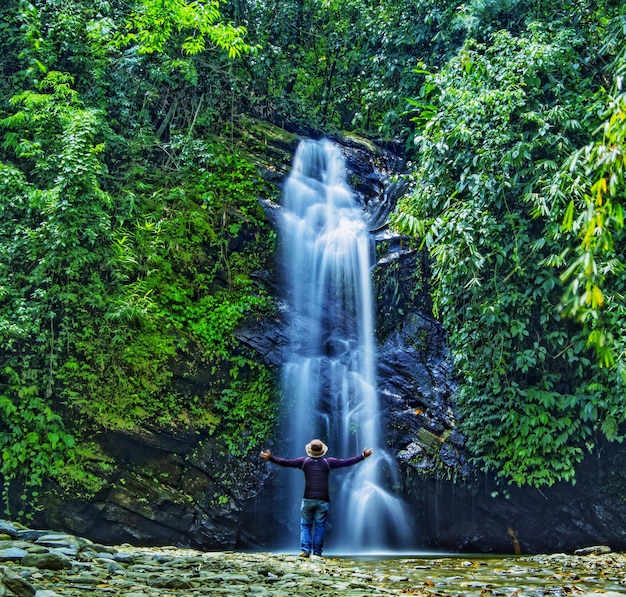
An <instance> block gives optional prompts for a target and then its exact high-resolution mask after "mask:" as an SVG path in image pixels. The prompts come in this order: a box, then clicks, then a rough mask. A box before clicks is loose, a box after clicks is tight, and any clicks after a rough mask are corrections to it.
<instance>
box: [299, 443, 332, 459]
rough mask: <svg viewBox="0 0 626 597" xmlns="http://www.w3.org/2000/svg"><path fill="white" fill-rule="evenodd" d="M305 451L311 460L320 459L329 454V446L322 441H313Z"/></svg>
mask: <svg viewBox="0 0 626 597" xmlns="http://www.w3.org/2000/svg"><path fill="white" fill-rule="evenodd" d="M304 449H305V450H306V453H307V454H308V455H309V456H310V457H311V458H319V457H320V456H324V454H326V452H328V446H327V445H326V444H325V443H324V442H323V441H322V440H321V439H312V440H311V441H310V442H309V443H308V444H307V445H306V446H305V448H304Z"/></svg>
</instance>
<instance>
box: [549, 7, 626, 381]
mask: <svg viewBox="0 0 626 597" xmlns="http://www.w3.org/2000/svg"><path fill="white" fill-rule="evenodd" d="M625 18H626V17H624V16H622V17H621V18H617V19H615V22H614V27H615V28H616V29H618V30H619V31H621V32H622V33H623V29H624V19H625ZM618 39H619V36H618ZM624 39H625V38H624V37H622V38H621V44H620V45H618V46H617V47H616V48H614V51H616V52H617V59H616V61H615V64H616V71H617V76H616V81H615V83H614V85H613V89H612V92H611V93H610V94H609V96H608V97H607V100H606V102H607V106H606V109H605V111H604V114H603V117H602V118H603V121H604V122H603V124H602V125H601V127H599V129H598V131H597V132H596V134H595V135H594V140H593V141H592V142H591V143H589V144H588V145H586V146H585V147H583V148H582V149H580V150H578V151H576V152H574V153H573V154H572V156H571V157H570V158H569V159H568V160H567V162H566V163H565V164H564V167H563V169H562V170H561V172H560V178H559V184H558V186H557V187H556V188H555V192H554V194H553V197H554V201H555V203H556V204H557V205H563V204H564V203H565V202H567V207H566V208H565V209H564V215H563V220H562V227H561V230H559V233H561V232H564V233H565V234H567V235H568V236H571V237H574V238H575V239H577V240H578V241H579V244H578V246H575V245H574V247H572V246H571V245H570V246H568V247H566V248H565V249H564V250H563V252H562V258H563V261H564V265H565V266H567V267H566V269H565V270H564V271H563V273H562V275H561V278H562V280H563V281H564V282H566V283H567V284H566V286H565V295H564V297H563V308H564V309H563V310H564V313H565V314H566V315H568V316H570V317H573V318H574V319H576V320H577V321H580V322H581V323H582V324H583V326H584V329H585V330H586V331H587V332H588V334H589V335H588V343H589V344H590V345H591V346H593V347H594V348H595V349H596V351H597V353H598V357H599V360H600V362H601V364H602V365H603V366H605V367H614V366H616V367H617V368H618V369H619V370H620V371H621V372H622V375H623V376H625V377H626V364H625V362H624V357H625V356H626V336H625V335H624V330H623V325H622V322H623V321H624V318H625V317H626V310H625V308H624V304H625V301H624V298H625V291H626V255H625V254H624V250H623V247H624V237H625V233H624V193H625V190H626V175H625V173H626V91H625V90H624V88H623V75H624V74H626V59H625V53H626V42H625V41H624Z"/></svg>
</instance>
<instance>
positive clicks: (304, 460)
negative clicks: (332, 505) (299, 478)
mask: <svg viewBox="0 0 626 597" xmlns="http://www.w3.org/2000/svg"><path fill="white" fill-rule="evenodd" d="M361 460H364V456H363V455H362V454H361V455H360V456H353V457H352V458H324V457H319V458H311V457H310V456H300V457H299V458H292V459H287V458H279V457H278V456H274V455H271V456H270V462H274V463H276V464H279V465H280V466H288V467H291V468H299V469H302V471H303V472H304V498H306V499H311V500H324V501H326V502H330V495H329V492H328V477H329V475H330V471H332V470H333V469H336V468H342V467H344V466H352V465H353V464H356V463H357V462H361Z"/></svg>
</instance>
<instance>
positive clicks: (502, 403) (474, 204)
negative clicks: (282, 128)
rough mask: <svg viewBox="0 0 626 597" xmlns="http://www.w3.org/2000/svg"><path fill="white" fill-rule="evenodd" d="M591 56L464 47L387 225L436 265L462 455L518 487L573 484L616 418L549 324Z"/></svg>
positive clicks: (448, 70)
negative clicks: (567, 180)
mask: <svg viewBox="0 0 626 597" xmlns="http://www.w3.org/2000/svg"><path fill="white" fill-rule="evenodd" d="M589 14H594V15H599V13H587V12H585V13H584V15H586V17H585V18H589ZM568 19H569V17H568ZM599 26H600V25H599V22H598V23H596V28H597V27H599ZM590 29H592V28H590ZM590 47H592V40H591V39H589V38H586V37H584V36H583V35H581V34H580V32H579V30H577V29H574V28H572V27H570V26H568V25H567V24H566V23H565V22H563V21H554V22H545V23H541V22H538V21H535V22H529V23H528V26H527V28H526V29H525V30H523V31H522V32H521V33H519V35H511V34H510V33H508V32H505V31H498V32H496V33H493V34H492V35H491V36H489V38H488V40H487V43H478V42H476V41H473V40H468V41H467V42H466V43H465V45H464V47H463V49H462V50H461V51H460V52H459V54H458V56H457V57H455V58H454V59H453V60H451V61H450V62H448V64H447V65H446V66H445V67H444V68H443V69H442V70H441V71H440V72H439V73H437V74H434V75H431V76H428V77H427V79H426V83H425V85H424V87H423V90H422V96H421V97H420V98H418V99H416V100H415V102H414V104H415V109H416V115H415V122H416V125H417V127H418V129H417V131H416V137H415V144H416V160H417V164H416V167H415V171H414V173H413V174H412V175H411V180H412V183H413V186H414V189H413V192H412V193H411V194H410V195H409V196H408V197H406V198H405V199H404V200H403V201H401V202H400V204H399V206H398V210H397V212H396V214H395V222H396V224H397V225H398V226H399V227H400V228H401V229H402V230H405V231H407V232H409V233H411V234H414V235H418V236H420V237H421V238H422V240H423V244H424V245H425V246H426V247H428V249H429V251H430V253H431V255H432V257H433V259H434V264H433V273H434V277H435V282H436V286H435V288H436V290H435V306H436V308H437V309H438V313H439V315H440V316H441V318H442V320H443V322H444V324H445V326H446V328H447V330H448V331H449V333H450V346H451V351H452V354H453V356H454V359H455V363H456V367H457V372H458V374H459V376H460V391H459V398H458V400H459V408H460V410H461V412H462V415H463V422H462V427H463V429H464V430H465V432H466V433H467V436H468V445H469V447H470V449H471V451H472V452H473V454H474V457H475V460H476V461H477V462H479V463H481V464H482V465H483V466H484V467H485V468H487V469H492V470H494V471H495V472H496V473H497V474H498V475H499V476H501V477H502V478H503V479H505V480H507V481H509V482H515V483H518V484H531V485H536V486H540V485H544V484H547V485H550V484H552V483H554V482H555V481H558V480H572V479H574V475H575V470H576V465H577V463H579V462H580V461H581V460H582V459H583V457H584V455H585V453H586V452H587V451H588V450H589V449H591V448H592V447H593V446H595V445H597V443H598V442H599V441H601V438H602V437H606V438H608V439H619V440H621V437H622V436H621V433H620V432H619V427H620V425H621V424H622V423H623V422H624V420H625V418H626V412H625V411H624V405H623V401H622V400H621V394H620V389H619V388H623V382H622V380H621V379H620V378H619V376H617V377H616V375H615V372H614V371H608V370H606V369H602V368H600V367H599V366H597V365H596V364H595V363H594V360H593V357H592V354H591V353H590V351H589V349H588V348H587V340H586V335H585V331H584V330H583V329H582V328H581V327H580V326H578V325H572V324H571V323H570V322H568V321H567V320H564V319H562V317H561V313H560V301H561V294H562V283H561V280H560V279H559V270H558V269H556V268H555V266H556V267H558V266H560V264H561V262H560V261H559V259H558V255H560V254H561V252H562V251H563V250H564V248H565V246H567V241H566V240H565V239H564V238H563V235H562V234H561V235H558V234H553V233H554V231H555V229H556V228H558V227H559V226H560V222H561V218H562V214H563V212H562V211H561V210H559V208H558V207H556V208H555V209H550V208H549V207H547V206H546V205H547V199H548V197H549V196H550V191H551V188H552V186H553V185H554V184H555V182H556V179H557V173H558V171H559V166H560V164H562V163H563V162H564V161H565V160H566V159H567V156H568V155H570V154H571V153H572V152H573V151H574V150H575V148H576V147H577V146H580V145H581V144H582V143H583V142H584V139H585V138H586V137H587V135H588V134H589V131H590V130H593V129H594V128H595V127H596V126H597V124H598V120H597V118H594V117H593V115H594V114H597V113H598V112H597V110H596V108H597V98H596V96H595V93H596V90H597V88H598V84H599V82H600V81H601V77H602V66H601V65H598V64H595V63H594V61H595V57H594V54H593V51H588V48H590ZM583 65H584V68H583ZM590 115H591V116H592V117H591V118H590ZM616 388H617V389H616Z"/></svg>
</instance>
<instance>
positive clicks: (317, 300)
mask: <svg viewBox="0 0 626 597" xmlns="http://www.w3.org/2000/svg"><path fill="white" fill-rule="evenodd" d="M281 244H282V250H283V257H284V264H285V287H286V293H287V300H288V301H289V303H290V304H291V305H292V307H293V310H292V316H291V319H290V322H289V327H288V337H289V339H290V346H291V348H290V351H289V358H288V359H287V362H286V363H285V364H284V368H283V379H282V383H283V394H284V401H285V412H286V420H285V424H284V434H285V438H284V439H285V445H287V446H288V449H289V450H290V452H291V453H290V454H289V455H286V456H287V457H289V458H294V457H296V456H300V455H303V454H304V446H305V444H306V443H308V441H309V440H310V439H312V438H315V437H319V438H320V439H322V440H323V441H324V442H326V443H327V445H328V446H329V452H328V455H329V456H335V457H338V458H347V457H350V456H355V455H357V454H359V453H360V452H361V450H362V449H363V448H365V447H368V448H374V454H373V455H372V456H371V457H370V458H368V459H366V460H365V461H363V462H362V463H359V464H357V465H355V466H353V467H350V468H347V469H339V470H336V471H333V473H331V502H332V503H331V514H330V517H329V523H330V524H329V528H328V532H327V538H326V546H327V547H330V548H331V549H335V550H339V551H343V552H350V553H359V552H367V551H370V552H374V551H377V552H380V551H383V550H384V551H388V550H397V549H399V548H402V547H405V546H407V545H409V544H410V543H412V541H411V537H410V528H411V524H410V522H409V520H408V517H407V513H406V511H405V507H404V504H403V502H402V501H401V500H400V499H399V498H398V497H397V496H396V495H394V490H396V489H397V487H398V484H399V481H398V478H397V470H396V466H395V461H394V459H393V457H392V456H391V455H390V454H388V453H387V452H386V450H385V446H384V443H383V438H382V431H381V424H380V423H381V421H380V418H381V414H380V407H379V403H378V394H377V390H376V370H375V367H376V358H375V343H374V323H373V322H374V313H373V308H374V307H373V305H374V301H373V296H372V288H371V279H370V270H371V263H372V252H373V246H372V242H371V239H370V236H369V233H368V229H367V225H366V221H365V217H364V213H363V210H362V209H360V207H359V206H358V205H357V203H356V201H355V199H354V196H353V193H352V191H351V189H350V187H349V186H348V184H347V180H346V168H345V161H344V158H343V156H342V154H341V152H340V151H339V149H338V148H337V147H336V146H335V145H334V144H333V143H331V142H330V141H328V140H323V141H312V140H305V141H302V142H301V143H300V145H299V146H298V149H297V151H296V154H295V156H294V162H293V169H292V171H291V173H290V175H289V177H288V178H287V180H286V182H285V186H284V193H283V210H282V223H281ZM295 477H302V475H296V474H294V473H293V472H292V473H291V477H290V478H291V479H293V486H292V489H291V497H292V502H293V503H294V504H296V505H299V498H300V497H301V495H302V494H301V487H302V480H301V479H296V478H295ZM294 518H295V516H294ZM297 520H298V522H299V517H298V518H297Z"/></svg>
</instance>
